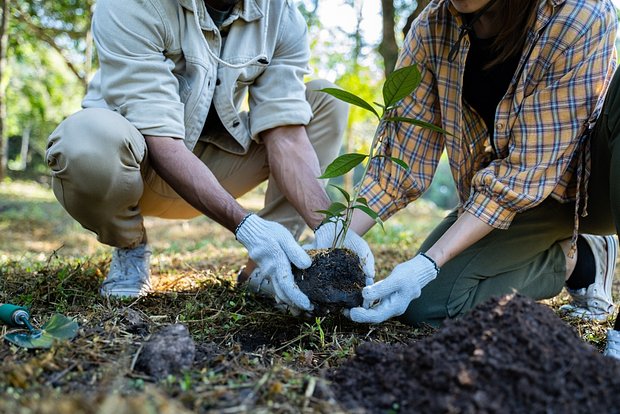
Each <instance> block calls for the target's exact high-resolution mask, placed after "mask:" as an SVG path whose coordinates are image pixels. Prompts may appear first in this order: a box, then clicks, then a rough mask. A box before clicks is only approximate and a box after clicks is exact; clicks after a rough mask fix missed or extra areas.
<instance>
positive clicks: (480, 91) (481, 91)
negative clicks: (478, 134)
mask: <svg viewBox="0 0 620 414" xmlns="http://www.w3.org/2000/svg"><path fill="white" fill-rule="evenodd" d="M469 40H470V48H469V53H468V54H467V60H466V62H465V73H464V75H463V98H464V99H465V101H466V102H467V103H468V104H469V105H470V106H471V107H473V108H474V110H475V111H476V112H477V113H478V114H479V115H480V116H481V117H482V119H484V123H485V124H486V126H487V129H488V130H489V135H490V136H491V137H493V130H494V124H495V112H496V110H497V105H498V104H499V101H501V99H502V98H503V97H504V95H505V94H506V91H507V90H508V85H509V84H510V81H511V80H512V77H513V76H514V73H515V70H516V69H517V65H518V64H519V59H520V57H521V56H520V55H519V54H516V55H514V56H513V57H511V58H509V59H507V60H505V61H503V62H501V63H499V64H496V65H494V66H492V67H491V68H489V69H484V66H485V65H486V64H487V63H489V62H491V61H492V60H493V59H494V58H495V56H496V52H495V51H494V50H493V49H492V48H491V44H492V43H493V40H494V38H489V39H479V38H477V37H476V35H475V33H470V34H469ZM491 142H493V141H492V140H491Z"/></svg>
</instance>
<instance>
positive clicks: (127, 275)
mask: <svg viewBox="0 0 620 414" xmlns="http://www.w3.org/2000/svg"><path fill="white" fill-rule="evenodd" d="M150 258H151V249H150V248H149V247H148V246H147V245H146V243H143V244H140V245H138V246H137V247H134V248H133V249H120V248H115V249H114V253H112V262H111V263H110V271H109V272H108V276H107V277H106V278H105V280H104V281H103V284H102V285H101V288H100V289H99V293H100V294H101V295H102V296H112V297H117V298H137V297H140V296H145V295H146V294H148V293H149V292H150V291H151V275H150V269H149V267H150V266H149V262H150Z"/></svg>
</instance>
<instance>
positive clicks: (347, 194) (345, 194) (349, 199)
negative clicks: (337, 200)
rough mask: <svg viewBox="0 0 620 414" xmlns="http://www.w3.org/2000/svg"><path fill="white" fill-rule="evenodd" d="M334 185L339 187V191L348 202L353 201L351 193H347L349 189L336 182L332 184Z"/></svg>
mask: <svg viewBox="0 0 620 414" xmlns="http://www.w3.org/2000/svg"><path fill="white" fill-rule="evenodd" d="M330 185H331V186H332V187H334V188H336V189H338V191H340V194H342V196H343V197H344V199H345V200H346V201H347V204H348V203H350V202H351V196H350V195H349V193H347V190H345V189H344V188H342V187H340V186H338V185H336V184H330Z"/></svg>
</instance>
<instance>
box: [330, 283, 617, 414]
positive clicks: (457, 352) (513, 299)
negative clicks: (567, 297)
mask: <svg viewBox="0 0 620 414" xmlns="http://www.w3.org/2000/svg"><path fill="white" fill-rule="evenodd" d="M328 377H329V379H331V380H332V381H333V384H334V392H335V394H336V397H337V399H338V400H339V401H340V402H341V403H342V404H343V406H345V407H347V408H348V409H350V410H354V411H356V412H359V411H362V412H369V413H386V412H400V413H411V412H415V413H477V414H478V413H565V414H569V413H597V412H600V413H619V412H620V392H618V390H620V362H618V361H616V360H614V359H612V358H606V357H604V356H603V355H601V354H600V353H599V352H598V351H596V349H595V348H594V347H592V346H591V345H589V344H587V343H585V342H583V341H582V340H581V339H580V338H579V337H578V336H577V335H576V334H575V332H574V331H573V329H572V328H571V327H570V326H568V325H567V324H565V323H564V322H563V321H562V320H561V319H559V318H558V317H557V316H556V315H555V314H554V313H553V311H552V310H551V309H549V308H548V307H547V306H545V305H542V304H539V303H536V302H535V301H532V300H530V299H527V298H525V297H522V296H519V295H509V296H504V297H501V298H493V299H490V300H489V301H487V302H485V303H483V304H481V305H479V306H478V307H476V308H475V309H473V310H472V311H471V312H469V313H468V314H466V315H464V316H463V317H461V318H460V319H458V320H451V321H447V322H446V323H445V325H444V326H443V327H442V328H441V329H439V330H438V331H437V332H436V333H435V334H434V335H432V336H430V337H427V338H424V339H422V340H420V341H417V342H414V343H410V344H407V345H386V344H378V343H369V342H368V343H364V344H362V345H360V346H359V347H358V349H357V351H356V355H355V356H354V357H353V358H352V359H350V360H349V361H347V362H346V363H344V364H343V365H341V366H340V367H339V368H338V369H337V370H336V371H333V372H331V373H330V374H328Z"/></svg>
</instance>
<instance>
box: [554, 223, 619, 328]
mask: <svg viewBox="0 0 620 414" xmlns="http://www.w3.org/2000/svg"><path fill="white" fill-rule="evenodd" d="M580 236H582V237H583V238H584V240H585V241H586V242H587V243H588V245H589V246H590V248H591V249H592V253H593V254H594V262H595V269H596V274H595V276H594V283H592V284H591V285H590V286H588V287H587V288H582V289H575V290H571V289H567V290H568V293H570V295H571V296H572V298H573V302H572V303H571V304H569V305H564V306H562V307H560V310H561V311H564V312H567V313H568V314H569V315H570V316H573V317H577V318H583V319H590V320H597V321H604V320H606V319H607V318H608V317H609V315H611V314H612V313H613V312H614V309H615V306H614V301H613V298H612V295H611V287H612V284H613V281H614V272H615V271H616V255H617V254H618V239H617V238H616V236H594V235H590V234H581V235H580Z"/></svg>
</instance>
